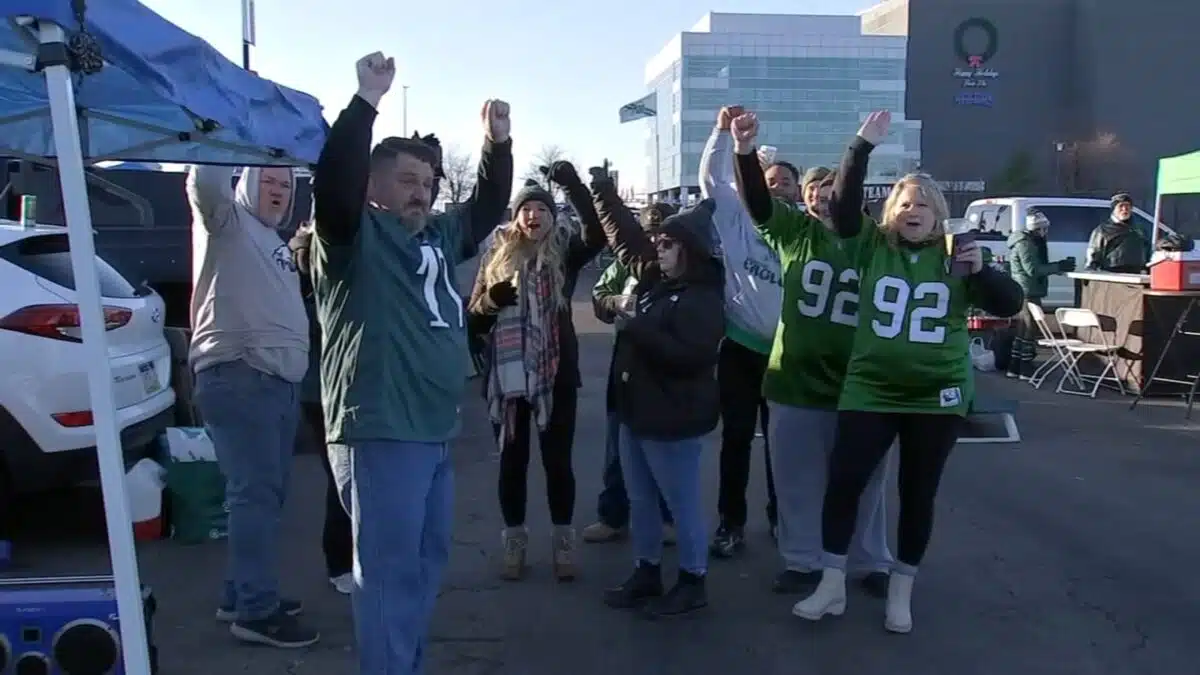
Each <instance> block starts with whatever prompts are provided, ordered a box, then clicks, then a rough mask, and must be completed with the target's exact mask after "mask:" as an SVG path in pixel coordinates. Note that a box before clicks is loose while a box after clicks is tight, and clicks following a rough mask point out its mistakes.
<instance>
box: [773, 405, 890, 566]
mask: <svg viewBox="0 0 1200 675" xmlns="http://www.w3.org/2000/svg"><path fill="white" fill-rule="evenodd" d="M770 406H771V428H770V429H769V430H768V432H767V433H768V434H770V436H771V457H770V459H771V462H772V464H774V469H775V471H774V474H775V494H776V496H777V499H778V503H779V553H780V555H781V556H782V557H783V563H784V566H785V567H786V568H787V569H789V570H795V571H798V572H811V571H815V570H819V569H821V568H822V567H823V566H824V559H825V558H824V552H823V551H822V546H821V510H822V505H823V504H824V499H825V485H826V483H827V482H828V480H829V455H830V453H832V452H833V444H834V440H835V439H836V437H837V420H838V413H837V411H836V410H821V409H818V408H799V407H796V406H790V405H783V404H780V403H770ZM890 466H891V458H890V453H889V456H888V457H885V458H884V460H883V461H882V462H880V463H879V467H878V468H877V469H875V473H873V474H872V475H871V480H870V482H869V483H868V484H867V487H866V489H865V490H863V493H862V497H861V498H859V502H858V519H857V521H856V523H857V526H856V528H855V530H854V537H853V539H851V544H850V568H851V571H852V572H855V573H859V574H870V573H872V572H889V571H891V569H892V566H893V565H894V564H895V560H894V559H893V558H892V552H891V550H889V549H888V537H887V522H888V521H887V512H886V510H885V497H884V493H885V487H886V483H887V476H888V473H889V472H890V470H891V469H890Z"/></svg>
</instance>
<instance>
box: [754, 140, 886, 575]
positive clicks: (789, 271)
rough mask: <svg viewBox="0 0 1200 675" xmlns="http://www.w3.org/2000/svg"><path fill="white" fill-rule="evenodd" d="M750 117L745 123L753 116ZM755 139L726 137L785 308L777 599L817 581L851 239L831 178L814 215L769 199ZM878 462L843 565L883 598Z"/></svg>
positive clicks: (778, 381)
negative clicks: (839, 224) (837, 214)
mask: <svg viewBox="0 0 1200 675" xmlns="http://www.w3.org/2000/svg"><path fill="white" fill-rule="evenodd" d="M751 117H752V116H751ZM753 138H754V137H753V135H752V136H751V137H750V138H749V139H743V140H741V141H739V140H738V138H737V135H736V134H735V135H734V152H735V153H736V157H735V167H736V170H737V178H738V192H739V194H740V195H741V197H742V201H743V202H744V203H745V205H746V210H747V211H748V212H749V213H750V216H751V218H753V220H754V223H755V227H756V228H757V229H758V231H759V233H760V234H761V235H762V237H763V239H764V240H765V241H766V242H767V243H768V244H769V245H771V246H773V247H774V248H775V250H776V251H777V252H778V253H779V259H780V263H781V266H782V270H783V307H782V309H781V312H780V318H779V326H778V328H777V330H776V331H775V342H774V346H773V347H772V349H771V357H770V361H769V362H768V365H767V372H766V375H765V377H764V378H763V394H764V396H765V397H766V399H767V401H768V403H769V405H770V407H771V429H770V434H771V448H772V453H771V461H772V464H773V468H774V475H775V493H776V499H777V500H778V504H779V552H780V554H781V556H782V557H783V560H784V565H785V569H784V571H783V572H782V573H781V574H780V575H779V576H778V577H777V578H776V580H775V585H774V588H775V591H776V592H778V593H802V592H804V591H806V590H809V589H811V588H812V587H814V586H815V585H816V584H817V582H818V581H820V570H821V568H822V566H823V560H822V549H821V507H822V504H823V499H824V494H825V483H826V477H827V470H828V463H829V454H830V452H831V451H832V449H833V443H834V436H835V428H836V425H837V404H838V397H839V396H840V395H841V391H842V380H843V379H844V378H845V375H846V365H847V364H848V363H849V360H850V347H851V343H852V341H853V339H854V329H855V326H856V325H857V323H858V272H857V271H856V269H855V268H854V265H853V260H854V257H853V256H854V251H855V247H856V246H857V245H858V242H857V241H856V240H853V239H851V240H843V239H840V238H839V237H838V235H837V233H836V232H834V231H833V226H832V223H831V221H830V220H829V213H828V205H829V199H830V193H831V191H832V188H833V174H830V175H828V176H827V177H826V178H825V179H823V180H822V185H821V188H820V192H819V196H818V198H817V200H816V203H815V204H814V207H815V208H813V209H812V211H814V212H815V213H805V212H804V211H802V210H801V209H800V208H799V207H797V206H796V205H794V204H790V203H788V202H785V201H783V200H779V199H772V197H771V194H770V192H769V191H768V188H767V183H766V179H765V177H764V175H763V170H762V167H761V165H760V164H759V163H758V158H757V156H756V155H755V148H754V142H753ZM886 474H887V463H886V462H885V463H882V464H881V466H880V468H879V470H877V471H876V472H875V474H874V475H873V476H872V479H871V483H870V485H868V487H867V489H866V491H865V492H864V493H863V496H862V499H861V501H860V502H859V519H858V529H857V531H856V532H855V535H854V543H853V544H852V553H851V558H852V559H853V564H854V565H855V567H856V568H857V571H858V572H859V573H860V574H864V576H863V578H862V580H863V585H864V587H865V588H866V590H867V591H868V592H869V593H871V594H872V595H875V596H877V597H886V595H887V574H888V572H889V571H890V569H891V565H892V555H891V552H890V551H889V550H888V545H887V531H886V529H885V528H886V527H887V517H886V514H885V510H884V496H883V484H884V481H883V479H884V477H885V476H886Z"/></svg>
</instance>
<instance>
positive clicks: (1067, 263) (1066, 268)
mask: <svg viewBox="0 0 1200 675" xmlns="http://www.w3.org/2000/svg"><path fill="white" fill-rule="evenodd" d="M1056 264H1057V265H1058V269H1059V271H1060V272H1074V271H1075V261H1074V260H1071V259H1070V258H1067V259H1065V260H1059V261H1058V262H1057V263H1056Z"/></svg>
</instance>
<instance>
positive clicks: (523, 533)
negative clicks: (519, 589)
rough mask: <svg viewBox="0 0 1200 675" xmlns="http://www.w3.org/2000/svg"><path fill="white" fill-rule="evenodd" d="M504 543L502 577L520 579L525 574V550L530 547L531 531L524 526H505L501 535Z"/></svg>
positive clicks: (511, 579) (510, 579) (513, 579)
mask: <svg viewBox="0 0 1200 675" xmlns="http://www.w3.org/2000/svg"><path fill="white" fill-rule="evenodd" d="M501 540H502V542H503V544H504V563H503V568H502V569H501V571H500V577H501V578H502V579H506V580H508V581H520V580H521V577H523V576H525V552H526V551H527V550H528V549H529V531H528V530H526V529H525V528H524V527H509V528H505V529H504V532H503V534H502V535H501Z"/></svg>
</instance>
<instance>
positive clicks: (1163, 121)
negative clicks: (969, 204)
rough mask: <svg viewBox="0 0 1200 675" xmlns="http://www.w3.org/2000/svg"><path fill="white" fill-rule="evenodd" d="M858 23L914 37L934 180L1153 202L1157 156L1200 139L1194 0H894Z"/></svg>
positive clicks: (1198, 16)
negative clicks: (1124, 195) (1122, 195)
mask: <svg viewBox="0 0 1200 675" xmlns="http://www.w3.org/2000/svg"><path fill="white" fill-rule="evenodd" d="M863 24H864V30H866V31H869V32H878V33H891V34H900V33H907V35H908V38H909V42H908V59H907V66H906V67H907V72H906V76H907V101H906V112H907V115H908V116H909V117H910V118H912V119H919V120H921V121H922V123H923V127H922V138H921V161H922V167H923V168H924V169H925V170H927V171H929V172H930V173H932V174H934V175H935V176H937V177H938V178H940V179H943V180H950V181H961V180H973V179H983V180H986V181H987V182H988V192H989V193H994V192H995V191H996V190H1000V189H1002V188H1007V189H1006V190H1004V191H1008V192H1025V193H1041V194H1080V195H1096V196H1100V195H1104V196H1107V195H1109V194H1111V193H1112V192H1114V191H1116V190H1127V191H1130V192H1132V193H1134V194H1135V196H1136V197H1137V198H1138V199H1139V201H1141V202H1143V203H1146V204H1147V205H1149V204H1148V202H1150V200H1152V199H1153V191H1154V180H1155V166H1156V162H1157V160H1158V158H1159V157H1163V156H1170V155H1177V154H1181V153H1184V152H1189V151H1191V150H1194V149H1196V148H1197V147H1200V114H1198V113H1197V111H1198V110H1200V87H1197V86H1196V83H1197V81H1198V80H1197V67H1198V66H1200V57H1198V56H1197V52H1196V26H1198V25H1200V3H1195V2H1183V1H1182V0H1141V1H1140V2H1130V1H1129V0H907V1H906V2H905V1H904V0H890V1H889V2H885V3H883V4H881V5H879V6H877V7H875V8H872V9H871V10H868V11H867V12H865V13H864V16H863ZM1014 184H1017V185H1020V186H1022V187H1021V189H1019V190H1017V189H1014V188H1013V187H1012V186H1013V185H1014Z"/></svg>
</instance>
